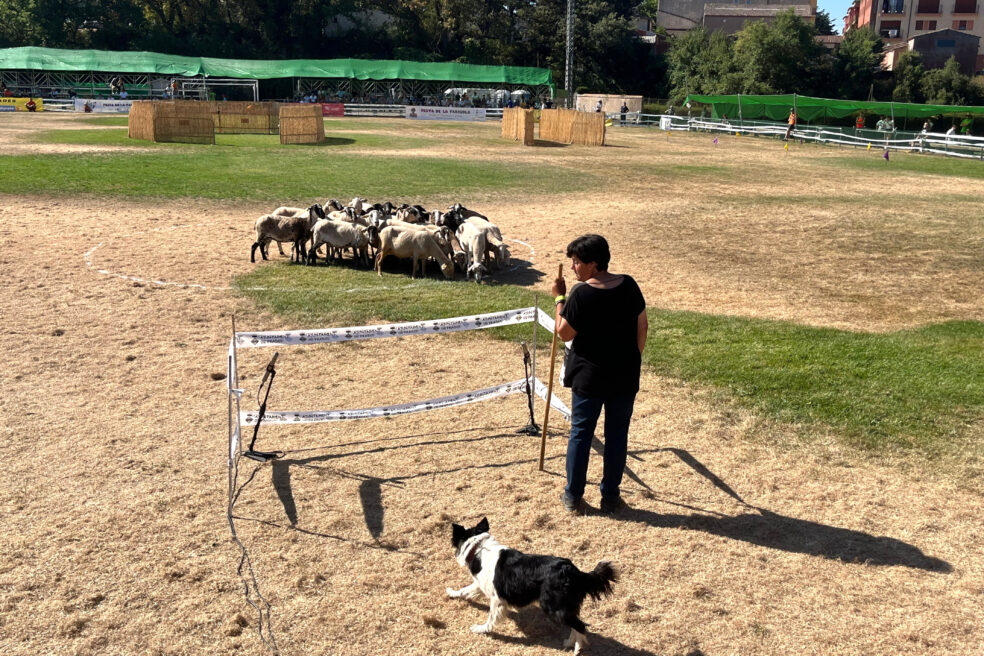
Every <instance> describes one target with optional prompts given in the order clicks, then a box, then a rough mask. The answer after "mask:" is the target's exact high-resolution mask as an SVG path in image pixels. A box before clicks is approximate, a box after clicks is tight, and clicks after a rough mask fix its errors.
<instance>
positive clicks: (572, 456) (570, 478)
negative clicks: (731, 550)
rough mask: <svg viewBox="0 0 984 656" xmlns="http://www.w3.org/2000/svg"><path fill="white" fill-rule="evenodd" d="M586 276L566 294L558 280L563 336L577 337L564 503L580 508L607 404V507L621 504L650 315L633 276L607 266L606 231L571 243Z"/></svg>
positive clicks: (570, 375) (568, 375) (568, 371)
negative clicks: (593, 442)
mask: <svg viewBox="0 0 984 656" xmlns="http://www.w3.org/2000/svg"><path fill="white" fill-rule="evenodd" d="M567 257H569V258H571V269H572V270H573V271H574V276H575V277H576V278H577V279H578V281H579V282H580V284H579V285H576V286H575V287H574V288H573V289H572V290H571V294H570V297H568V296H566V293H567V284H566V282H565V281H564V279H563V278H562V277H561V278H557V279H556V280H554V283H553V286H552V287H551V291H552V293H553V294H554V296H555V297H556V298H555V301H556V307H557V313H556V322H557V335H558V336H559V337H560V338H561V339H562V340H564V341H565V342H566V341H571V340H573V342H572V345H571V352H570V356H569V357H568V359H567V362H566V364H565V372H564V386H565V387H570V388H571V401H572V403H571V435H570V438H569V439H568V442H567V486H566V487H565V488H564V492H563V494H562V495H561V501H562V502H563V504H564V508H565V509H567V510H568V511H570V512H576V511H577V510H579V507H580V505H581V498H582V497H583V495H584V487H585V484H586V478H587V472H588V457H589V455H590V454H591V442H592V440H593V439H594V432H595V426H596V425H597V423H598V417H599V416H600V415H601V410H602V408H604V410H605V429H604V431H605V433H604V434H605V454H604V475H603V477H602V479H601V511H602V512H606V513H609V512H614V511H615V510H617V509H618V508H619V507H620V506H621V505H622V498H621V494H620V491H619V486H620V485H621V483H622V473H623V471H624V469H625V458H626V452H627V449H628V436H629V421H630V420H631V419H632V410H633V406H634V404H635V396H636V393H637V392H638V391H639V373H640V369H641V366H642V351H643V349H644V348H645V346H646V334H647V332H648V330H649V320H648V319H647V317H646V300H645V299H644V298H643V296H642V292H641V291H640V290H639V285H637V284H636V281H635V280H633V279H632V277H631V276H628V275H624V274H615V273H610V272H609V271H608V262H609V260H610V259H611V253H610V251H609V249H608V242H607V241H605V238H604V237H602V236H601V235H591V234H588V235H582V236H580V237H578V238H577V239H575V240H574V241H572V242H571V243H570V244H569V245H568V246H567Z"/></svg>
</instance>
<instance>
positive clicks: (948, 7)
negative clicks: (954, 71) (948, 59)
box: [844, 0, 984, 74]
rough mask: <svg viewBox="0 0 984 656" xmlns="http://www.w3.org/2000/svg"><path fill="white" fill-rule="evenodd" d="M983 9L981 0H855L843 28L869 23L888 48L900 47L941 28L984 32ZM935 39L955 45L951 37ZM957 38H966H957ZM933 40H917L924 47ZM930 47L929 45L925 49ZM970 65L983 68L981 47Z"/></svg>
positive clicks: (978, 35)
mask: <svg viewBox="0 0 984 656" xmlns="http://www.w3.org/2000/svg"><path fill="white" fill-rule="evenodd" d="M980 10H981V6H980V4H979V3H978V0H854V2H853V3H852V4H851V6H850V7H849V8H848V10H847V15H845V16H844V31H845V32H847V31H848V30H851V29H854V28H856V27H870V28H871V29H873V30H874V31H875V32H877V33H878V34H879V35H881V37H882V39H884V40H885V44H886V49H887V50H895V51H897V50H899V47H900V46H901V45H903V44H909V43H912V40H913V39H914V38H915V37H919V36H922V35H924V34H928V33H930V32H937V31H939V30H955V31H958V32H965V33H967V34H969V35H974V36H977V37H981V36H984V16H980V15H979V12H980ZM936 41H939V42H940V43H942V44H943V45H942V46H941V48H942V49H944V50H945V49H947V48H953V47H954V44H953V43H951V41H954V39H952V38H943V39H942V40H940V39H936ZM956 41H958V42H962V41H965V40H963V39H959V38H957V39H956ZM934 42H935V41H932V40H927V39H919V41H918V43H919V44H920V46H922V47H928V46H923V44H930V43H934ZM978 43H980V40H979V41H978ZM978 48H980V46H978ZM931 51H932V48H931V47H930V48H929V49H928V50H926V51H925V52H931ZM924 57H925V53H924ZM931 59H934V60H935V59H936V58H934V57H931ZM944 61H945V60H944ZM963 66H964V65H963V64H962V67H963ZM969 68H970V69H972V70H970V71H968V73H969V74H973V73H975V72H977V71H980V70H984V53H982V52H980V50H978V53H977V58H976V61H975V63H974V65H972V66H969Z"/></svg>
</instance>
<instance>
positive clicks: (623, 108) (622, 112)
mask: <svg viewBox="0 0 984 656" xmlns="http://www.w3.org/2000/svg"><path fill="white" fill-rule="evenodd" d="M618 111H619V114H620V115H621V116H620V118H621V119H622V125H625V114H626V113H627V112H628V111H629V106H628V105H627V104H626V102H625V101H624V100H623V101H622V106H621V107H619V109H618Z"/></svg>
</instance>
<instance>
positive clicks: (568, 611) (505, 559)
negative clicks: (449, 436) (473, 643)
mask: <svg viewBox="0 0 984 656" xmlns="http://www.w3.org/2000/svg"><path fill="white" fill-rule="evenodd" d="M451 544H452V545H453V546H454V549H455V558H456V559H457V561H458V564H459V565H461V566H462V567H463V568H465V569H467V570H468V571H469V573H471V576H472V583H471V585H466V586H465V587H463V588H461V589H460V590H455V589H453V588H448V589H447V593H448V596H449V597H451V598H452V599H475V598H476V597H478V595H479V593H481V594H484V595H485V596H486V597H488V599H489V617H488V619H487V620H486V621H485V624H476V625H474V626H473V627H472V628H471V630H472V631H474V632H475V633H490V632H491V631H492V628H493V627H494V626H495V624H496V622H498V621H499V618H500V617H502V611H503V610H504V609H505V608H506V607H507V606H512V607H514V608H520V607H522V606H527V605H529V604H531V603H533V602H534V601H539V602H540V608H541V609H542V610H543V612H544V613H546V615H547V617H549V618H550V619H551V620H553V621H555V622H557V623H558V624H561V625H563V626H566V627H569V628H570V630H571V634H570V636H569V637H568V638H567V640H566V641H565V642H564V647H565V648H568V647H571V646H573V647H574V653H575V654H579V653H580V652H581V650H582V649H583V648H584V647H585V646H586V645H587V644H588V639H587V636H586V635H585V633H586V632H587V629H586V626H585V624H584V622H582V621H581V618H579V617H578V612H579V611H580V610H581V604H582V603H583V602H584V598H585V597H587V596H589V595H590V596H591V597H592V598H593V599H596V600H597V599H600V598H601V596H602V595H607V594H611V591H612V583H614V582H615V581H617V580H618V577H617V575H616V573H615V569H614V568H613V567H612V564H611V563H610V562H608V561H605V560H603V561H601V562H600V563H598V565H597V566H596V567H595V568H594V571H591V572H582V571H581V570H579V569H578V568H577V567H575V566H574V563H572V562H571V561H570V560H568V559H567V558H558V557H556V556H536V555H527V554H524V553H521V552H519V551H516V550H515V549H510V548H508V547H505V546H503V545H501V544H499V543H498V542H497V541H496V539H495V538H493V537H492V536H491V535H489V522H488V520H487V519H485V518H482V521H480V522H479V523H478V525H477V526H475V527H474V528H468V529H466V528H465V527H463V526H459V525H458V524H452V525H451Z"/></svg>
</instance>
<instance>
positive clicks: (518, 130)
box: [502, 107, 534, 146]
mask: <svg viewBox="0 0 984 656" xmlns="http://www.w3.org/2000/svg"><path fill="white" fill-rule="evenodd" d="M533 124H534V116H533V110H532V109H523V108H522V107H511V108H508V109H504V110H502V138H503V139H512V140H513V141H522V142H523V145H524V146H532V145H533V129H534V128H533Z"/></svg>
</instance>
